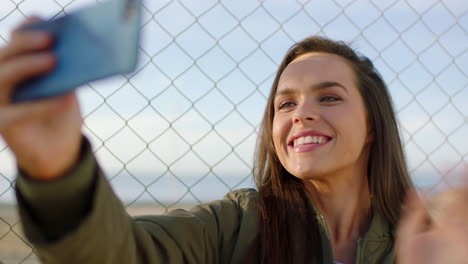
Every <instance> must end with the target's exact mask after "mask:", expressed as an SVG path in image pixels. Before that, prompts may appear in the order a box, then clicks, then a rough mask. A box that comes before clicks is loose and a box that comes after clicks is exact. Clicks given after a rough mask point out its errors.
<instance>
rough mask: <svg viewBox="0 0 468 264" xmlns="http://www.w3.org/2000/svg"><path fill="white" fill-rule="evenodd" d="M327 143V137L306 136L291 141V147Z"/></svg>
mask: <svg viewBox="0 0 468 264" xmlns="http://www.w3.org/2000/svg"><path fill="white" fill-rule="evenodd" d="M328 141H329V138H328V137H324V136H306V137H300V138H297V139H295V140H294V141H293V147H294V148H297V147H299V146H302V145H305V144H324V143H327V142H328Z"/></svg>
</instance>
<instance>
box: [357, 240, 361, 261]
mask: <svg viewBox="0 0 468 264" xmlns="http://www.w3.org/2000/svg"><path fill="white" fill-rule="evenodd" d="M360 251H361V239H358V241H357V245H356V264H359V263H360V254H359V253H360Z"/></svg>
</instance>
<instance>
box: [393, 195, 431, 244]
mask: <svg viewBox="0 0 468 264" xmlns="http://www.w3.org/2000/svg"><path fill="white" fill-rule="evenodd" d="M429 224H430V218H429V216H428V214H427V211H426V206H425V203H424V201H423V200H422V199H421V198H420V197H419V196H418V194H417V193H416V191H415V190H411V191H409V192H408V194H407V197H406V201H405V206H404V209H403V213H402V217H401V220H400V223H399V225H398V229H397V244H400V246H402V245H401V244H403V246H404V244H405V241H406V240H407V239H409V238H411V237H414V236H415V235H417V234H419V233H422V232H424V231H426V230H427V227H428V225H429Z"/></svg>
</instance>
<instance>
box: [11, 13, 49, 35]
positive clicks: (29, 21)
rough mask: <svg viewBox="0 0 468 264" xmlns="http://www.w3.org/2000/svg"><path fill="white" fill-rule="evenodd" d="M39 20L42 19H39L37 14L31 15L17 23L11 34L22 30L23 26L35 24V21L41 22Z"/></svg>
mask: <svg viewBox="0 0 468 264" xmlns="http://www.w3.org/2000/svg"><path fill="white" fill-rule="evenodd" d="M41 21H44V20H43V19H41V18H40V17H38V16H34V15H33V16H31V17H28V18H27V19H26V20H24V21H23V22H22V23H21V24H19V25H18V26H17V27H16V28H15V29H13V32H12V34H15V33H16V32H18V31H21V30H23V29H24V28H25V27H27V26H29V25H32V24H35V23H38V22H41Z"/></svg>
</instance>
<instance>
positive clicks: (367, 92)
mask: <svg viewBox="0 0 468 264" xmlns="http://www.w3.org/2000/svg"><path fill="white" fill-rule="evenodd" d="M310 52H324V53H331V54H335V55H338V56H341V57H343V58H345V59H346V61H347V62H348V64H349V65H350V66H351V68H352V69H353V71H354V74H355V81H356V85H357V87H358V89H359V91H360V94H361V96H362V98H363V101H364V105H365V108H366V110H367V114H368V122H369V127H370V129H371V133H372V135H373V142H372V143H371V147H370V155H369V161H368V184H369V190H370V192H371V194H372V199H373V202H372V203H373V210H377V211H379V212H380V213H381V214H382V215H383V216H384V217H385V218H386V219H387V220H388V221H389V223H390V224H391V225H392V226H396V225H397V222H398V219H399V215H400V210H401V205H402V203H403V200H404V196H405V193H406V191H407V190H408V189H409V188H411V187H412V182H411V179H410V177H409V175H408V171H407V168H406V163H405V156H404V152H403V148H402V144H401V140H400V135H399V132H398V127H397V122H396V118H395V112H394V110H393V106H392V102H391V98H390V95H389V92H388V89H387V86H386V85H385V83H384V81H383V80H382V77H381V76H380V74H379V73H378V71H377V70H376V69H375V67H374V65H373V64H372V62H371V61H370V60H369V59H368V58H366V57H364V56H361V55H358V54H357V53H356V52H355V51H353V50H352V49H351V48H350V47H349V46H347V45H346V44H345V43H343V42H337V41H332V40H329V39H326V38H323V37H310V38H307V39H304V40H303V41H301V42H299V43H297V44H295V45H294V46H292V47H291V49H290V50H289V51H288V52H287V54H286V56H285V58H284V59H283V61H282V63H281V64H280V66H279V69H278V72H277V74H276V77H275V80H274V82H273V87H272V89H271V92H270V95H269V98H268V102H267V106H266V110H265V113H264V117H263V121H262V124H261V127H260V132H259V138H258V141H257V149H256V153H255V162H254V177H255V182H256V185H257V188H258V191H259V194H260V199H259V207H260V215H261V217H260V232H259V236H258V238H257V244H256V248H257V249H258V250H259V251H260V252H259V255H260V262H261V263H268V264H274V263H290V262H294V263H298V262H302V260H299V261H297V262H296V261H294V255H293V253H292V252H293V247H294V244H293V243H292V242H293V241H291V239H290V237H291V236H290V233H291V228H297V226H298V225H300V226H303V227H305V226H311V225H314V223H313V222H314V221H315V219H316V218H315V217H314V214H313V212H310V210H308V209H307V208H308V198H307V193H306V191H305V187H304V185H303V183H302V180H300V179H298V178H297V177H295V176H293V175H291V174H290V173H289V172H287V171H286V170H285V169H284V167H283V166H282V165H281V163H280V161H279V159H278V157H277V155H276V151H275V148H274V144H273V138H272V126H273V117H274V114H275V110H274V105H273V101H274V97H275V94H276V90H277V86H278V81H279V78H280V76H281V74H282V72H283V70H284V69H285V68H286V66H288V64H289V63H290V62H292V61H293V60H294V59H296V58H298V57H299V56H301V55H304V54H306V53H310ZM291 219H294V220H291ZM315 229H316V228H315ZM304 231H305V230H304ZM305 232H306V233H307V234H306V235H304V236H303V239H304V241H301V243H306V245H307V246H308V247H309V249H308V251H309V252H310V258H308V259H307V261H308V263H310V262H311V261H312V262H313V263H321V259H322V253H321V250H322V246H321V242H320V237H319V235H318V233H317V232H311V231H305Z"/></svg>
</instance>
